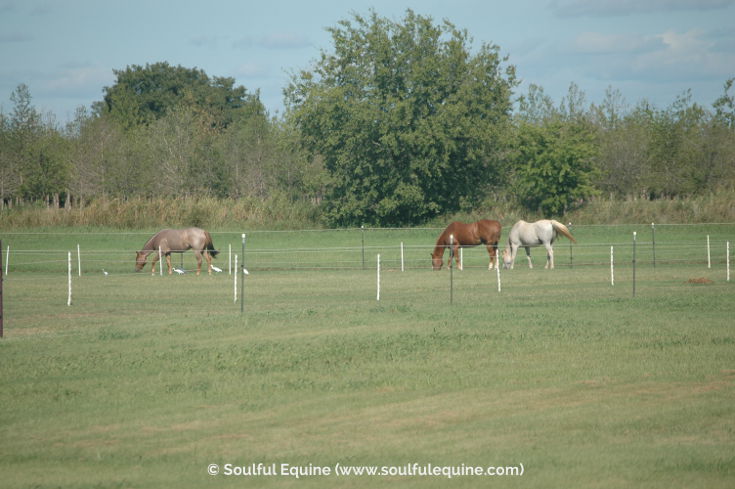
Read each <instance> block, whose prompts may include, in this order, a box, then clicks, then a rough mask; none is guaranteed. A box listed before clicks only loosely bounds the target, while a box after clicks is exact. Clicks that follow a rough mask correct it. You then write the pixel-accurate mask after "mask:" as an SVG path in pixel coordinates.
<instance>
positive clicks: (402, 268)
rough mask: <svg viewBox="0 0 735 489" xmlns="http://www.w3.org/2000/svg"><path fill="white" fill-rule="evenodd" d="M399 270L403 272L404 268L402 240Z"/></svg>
mask: <svg viewBox="0 0 735 489" xmlns="http://www.w3.org/2000/svg"><path fill="white" fill-rule="evenodd" d="M401 271H402V272H405V271H406V268H405V267H404V258H403V241H401Z"/></svg>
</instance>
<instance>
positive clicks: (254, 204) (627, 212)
mask: <svg viewBox="0 0 735 489" xmlns="http://www.w3.org/2000/svg"><path fill="white" fill-rule="evenodd" d="M544 217H549V216H543V215H541V214H540V213H538V212H531V211H528V210H527V209H523V208H521V207H518V206H517V205H515V204H514V203H513V202H512V201H509V200H502V199H501V200H492V199H489V200H487V201H485V202H483V203H482V204H481V205H479V206H478V207H477V209H475V210H473V211H468V212H459V213H455V214H451V215H444V216H440V217H438V218H436V219H434V220H433V221H432V222H430V223H428V224H430V225H436V226H437V227H439V226H443V225H444V224H446V222H447V221H451V220H463V221H473V220H477V219H481V218H492V219H498V220H500V221H503V222H506V223H507V222H515V221H516V220H518V219H525V220H536V219H542V218H544ZM554 217H556V218H557V219H562V220H568V221H572V222H574V223H575V224H631V223H650V222H656V223H657V224H658V223H660V224H667V223H692V222H697V223H710V222H734V221H735V195H733V193H732V192H727V191H720V192H717V193H711V194H707V195H701V196H693V197H687V198H665V199H657V200H647V199H634V198H627V199H614V198H610V199H603V198H598V199H594V200H592V201H590V202H587V203H585V204H584V205H583V206H581V207H579V208H577V209H574V210H572V211H570V212H569V213H568V214H566V215H565V216H554ZM322 225H323V223H322V220H321V213H320V207H319V206H318V205H316V204H313V203H311V202H308V201H300V200H292V199H289V198H287V197H284V196H282V195H276V196H272V197H270V198H268V199H265V200H261V199H256V198H243V199H220V198H215V197H181V198H174V199H166V198H156V199H153V198H143V197H136V198H132V199H119V198H98V199H94V200H92V201H91V202H90V203H88V204H87V205H86V206H85V207H83V208H72V209H54V208H47V207H46V206H43V207H39V206H24V207H18V208H15V209H3V210H2V211H0V226H1V227H2V228H3V229H5V230H9V229H20V228H39V227H58V226H61V227H86V226H96V227H108V228H116V229H141V228H156V227H169V226H170V227H181V226H202V227H213V228H219V229H239V228H248V229H273V230H279V229H306V228H319V227H322Z"/></svg>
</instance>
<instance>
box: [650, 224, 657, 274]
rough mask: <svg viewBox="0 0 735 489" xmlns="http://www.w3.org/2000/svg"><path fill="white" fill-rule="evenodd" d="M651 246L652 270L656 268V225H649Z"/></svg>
mask: <svg viewBox="0 0 735 489" xmlns="http://www.w3.org/2000/svg"><path fill="white" fill-rule="evenodd" d="M651 244H652V246H653V268H656V224H655V223H651Z"/></svg>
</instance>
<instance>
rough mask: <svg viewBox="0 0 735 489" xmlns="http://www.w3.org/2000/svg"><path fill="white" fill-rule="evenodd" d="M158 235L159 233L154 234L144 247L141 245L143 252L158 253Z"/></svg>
mask: <svg viewBox="0 0 735 489" xmlns="http://www.w3.org/2000/svg"><path fill="white" fill-rule="evenodd" d="M159 235H160V233H156V234H154V235H153V237H152V238H151V239H149V240H148V241H147V242H146V244H145V245H143V251H147V252H148V253H151V252H153V251H158V242H159V241H160V236H159Z"/></svg>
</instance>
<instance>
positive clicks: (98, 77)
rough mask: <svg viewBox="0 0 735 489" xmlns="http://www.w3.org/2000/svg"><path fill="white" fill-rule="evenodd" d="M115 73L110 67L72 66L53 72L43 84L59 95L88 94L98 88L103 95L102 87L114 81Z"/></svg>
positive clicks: (50, 91)
mask: <svg viewBox="0 0 735 489" xmlns="http://www.w3.org/2000/svg"><path fill="white" fill-rule="evenodd" d="M114 78H115V76H114V74H113V73H112V70H111V69H109V68H101V67H96V66H70V67H66V68H63V69H62V70H61V71H60V72H59V73H55V74H51V75H50V77H49V79H48V80H47V81H46V82H45V83H44V84H43V89H44V90H45V91H47V92H49V93H54V94H57V95H73V96H77V95H80V94H88V93H90V92H91V91H93V90H98V91H99V93H100V98H101V97H102V95H101V94H102V87H103V86H109V85H111V84H112V83H114Z"/></svg>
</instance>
